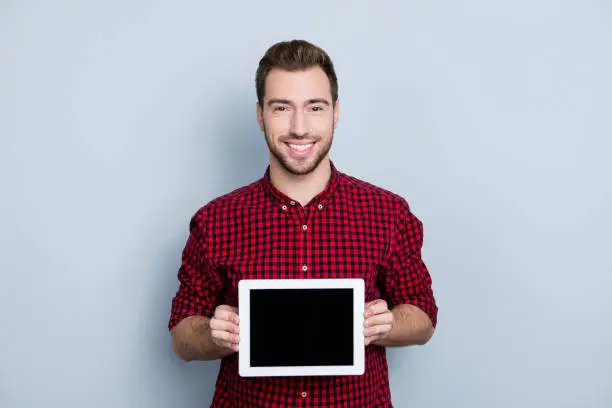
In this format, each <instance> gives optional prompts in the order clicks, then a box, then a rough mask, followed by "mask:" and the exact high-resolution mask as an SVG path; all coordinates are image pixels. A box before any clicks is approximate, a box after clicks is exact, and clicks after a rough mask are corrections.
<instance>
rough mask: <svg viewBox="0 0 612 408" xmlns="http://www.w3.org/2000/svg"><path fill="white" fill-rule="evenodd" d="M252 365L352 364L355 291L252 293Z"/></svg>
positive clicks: (254, 291) (341, 289)
mask: <svg viewBox="0 0 612 408" xmlns="http://www.w3.org/2000/svg"><path fill="white" fill-rule="evenodd" d="M250 298H251V304H250V320H251V323H250V326H251V327H250V331H251V332H250V337H251V344H250V353H251V366H253V367H273V366H276V367H278V366H283V367H286V366H326V365H327V366H329V365H338V366H342V365H352V364H353V346H354V345H353V319H354V317H353V290H352V289H347V288H337V289H253V290H251V296H250Z"/></svg>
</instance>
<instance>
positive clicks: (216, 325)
mask: <svg viewBox="0 0 612 408" xmlns="http://www.w3.org/2000/svg"><path fill="white" fill-rule="evenodd" d="M210 328H211V329H212V330H223V331H226V332H231V333H240V327H239V326H238V325H236V324H234V323H232V322H230V321H227V320H221V319H217V318H216V317H213V318H212V319H210Z"/></svg>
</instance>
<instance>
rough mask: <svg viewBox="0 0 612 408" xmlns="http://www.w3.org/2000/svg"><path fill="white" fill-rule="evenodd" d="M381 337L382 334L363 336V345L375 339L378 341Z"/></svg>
mask: <svg viewBox="0 0 612 408" xmlns="http://www.w3.org/2000/svg"><path fill="white" fill-rule="evenodd" d="M381 338H382V336H380V335H376V336H369V337H366V338H365V345H366V346H367V345H368V344H372V343H374V342H375V341H378V340H380V339H381Z"/></svg>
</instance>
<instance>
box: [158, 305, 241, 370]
mask: <svg viewBox="0 0 612 408" xmlns="http://www.w3.org/2000/svg"><path fill="white" fill-rule="evenodd" d="M211 332H212V330H211V328H210V318H208V317H204V316H189V317H186V318H185V319H183V320H181V321H180V322H179V323H178V324H177V325H176V326H174V328H172V330H171V332H170V333H171V334H172V350H173V351H174V353H176V355H177V356H179V358H181V360H183V361H192V360H216V359H219V358H223V357H225V356H228V355H230V354H232V353H233V352H234V350H233V349H231V348H228V347H220V346H218V345H217V344H215V342H213V339H212V334H211Z"/></svg>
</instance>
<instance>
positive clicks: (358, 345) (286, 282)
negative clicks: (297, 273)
mask: <svg viewBox="0 0 612 408" xmlns="http://www.w3.org/2000/svg"><path fill="white" fill-rule="evenodd" d="M321 288H323V289H336V288H348V289H352V290H353V328H354V332H353V342H354V347H353V365H347V366H290V367H251V366H250V348H249V344H250V315H249V305H250V291H251V289H321ZM364 297H365V283H364V280H363V279H353V278H346V279H244V280H241V281H240V282H239V283H238V299H239V300H238V314H239V316H240V324H239V326H240V343H239V351H238V370H239V374H240V376H242V377H274V376H312V375H361V374H363V373H364V371H365V366H364V365H365V339H364V334H363V322H364V316H363V314H364V307H365V301H364ZM333 315H334V314H333V311H330V316H332V317H333ZM279 325H282V322H279ZM330 341H331V342H333V339H330ZM331 345H332V344H330V346H331Z"/></svg>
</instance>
